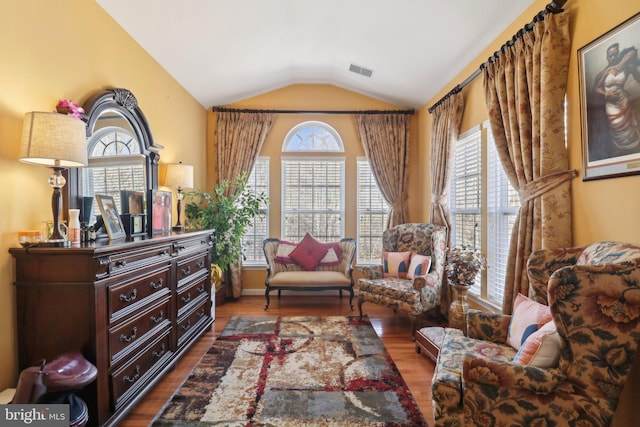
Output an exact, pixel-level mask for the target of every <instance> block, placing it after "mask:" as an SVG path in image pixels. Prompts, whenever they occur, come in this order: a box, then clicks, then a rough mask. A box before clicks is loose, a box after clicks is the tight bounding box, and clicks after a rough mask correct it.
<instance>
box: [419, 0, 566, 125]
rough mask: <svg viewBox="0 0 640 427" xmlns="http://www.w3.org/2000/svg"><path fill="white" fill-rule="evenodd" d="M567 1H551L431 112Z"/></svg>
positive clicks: (444, 97)
mask: <svg viewBox="0 0 640 427" xmlns="http://www.w3.org/2000/svg"><path fill="white" fill-rule="evenodd" d="M566 2H567V0H554V1H552V2H551V3H549V4H548V5H547V6H546V7H545V8H544V10H542V11H540V12H538V14H537V15H536V16H534V17H533V21H531V22H529V23H528V24H527V25H525V26H524V27H523V28H521V29H520V30H519V31H518V32H517V33H515V34H514V35H513V37H512V38H511V39H510V40H508V41H507V42H505V43H504V44H503V45H502V46H501V47H500V49H498V50H496V51H495V52H494V53H493V55H491V56H490V57H489V59H487V60H486V61H485V62H484V63H482V64H481V65H480V67H479V68H478V69H477V70H475V71H474V72H473V73H472V74H471V75H470V76H469V77H467V78H466V79H464V81H463V82H462V83H460V84H458V85H456V87H454V88H453V89H451V90H450V91H449V92H448V93H447V94H446V95H445V96H443V97H442V98H440V100H438V102H436V103H435V104H433V105H432V106H431V107H429V110H428V111H429V112H430V113H432V112H433V110H434V109H435V108H436V107H437V106H438V105H440V104H442V103H443V102H444V101H445V100H446V99H447V98H449V97H450V96H451V95H455V94H456V93H458V92H460V91H461V90H462V88H464V87H465V86H466V85H468V84H469V83H471V82H472V81H473V79H475V78H476V77H478V76H479V75H480V73H482V70H483V69H484V68H485V67H486V66H488V65H489V64H491V63H492V62H493V61H495V60H496V59H498V57H499V56H500V55H502V54H503V53H505V51H506V49H507V48H508V47H510V46H513V45H514V43H515V42H516V40H518V39H519V38H521V37H522V36H524V35H525V34H526V33H528V32H529V31H531V30H532V29H533V27H534V26H535V24H536V23H538V22H540V21H542V20H543V19H544V17H545V16H546V15H548V14H549V13H560V12H562V11H563V10H564V9H562V6H564V5H565V3H566Z"/></svg>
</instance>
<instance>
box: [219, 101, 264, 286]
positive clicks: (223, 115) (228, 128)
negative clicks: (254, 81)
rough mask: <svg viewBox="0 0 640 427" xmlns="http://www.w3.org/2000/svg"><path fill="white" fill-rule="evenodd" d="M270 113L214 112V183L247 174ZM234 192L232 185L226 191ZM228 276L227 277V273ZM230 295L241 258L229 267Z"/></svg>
mask: <svg viewBox="0 0 640 427" xmlns="http://www.w3.org/2000/svg"><path fill="white" fill-rule="evenodd" d="M273 116H274V115H273V114H272V113H267V112H265V113H245V112H239V111H219V112H217V113H216V118H217V120H216V141H217V151H216V154H217V163H218V182H222V181H224V180H228V181H229V182H231V183H233V182H234V180H235V178H236V177H237V176H238V175H240V174H242V173H247V174H249V173H250V172H251V170H252V169H253V166H254V165H255V162H256V159H257V157H258V154H260V149H261V148H262V144H263V143H264V140H265V138H266V137H267V134H268V133H269V131H270V130H271V125H272V124H273ZM235 191H236V189H235V188H233V186H232V185H230V186H229V188H228V189H227V192H228V194H233V193H234V192H235ZM228 277H229V276H228ZM230 277H231V287H232V295H233V297H234V298H238V297H239V296H240V295H241V294H242V260H238V263H237V264H234V265H232V266H231V268H230Z"/></svg>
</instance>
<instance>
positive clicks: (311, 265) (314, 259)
mask: <svg viewBox="0 0 640 427" xmlns="http://www.w3.org/2000/svg"><path fill="white" fill-rule="evenodd" d="M328 251H329V249H327V247H326V246H324V245H323V244H322V243H320V242H318V241H317V240H316V239H314V238H313V236H311V234H309V233H307V234H306V235H305V236H304V238H303V239H302V241H301V242H300V244H298V246H297V247H296V248H295V249H294V250H293V251H291V253H290V254H289V256H290V257H291V259H292V260H294V261H295V262H296V263H297V264H299V265H301V266H302V268H304V269H305V270H307V271H313V270H315V268H316V267H317V266H318V264H320V261H322V258H324V256H325V255H326V254H327V252H328Z"/></svg>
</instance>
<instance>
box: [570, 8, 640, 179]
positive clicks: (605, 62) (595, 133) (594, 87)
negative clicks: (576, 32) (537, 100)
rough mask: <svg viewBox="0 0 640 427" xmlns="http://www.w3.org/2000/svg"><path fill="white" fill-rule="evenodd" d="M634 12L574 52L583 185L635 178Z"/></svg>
mask: <svg viewBox="0 0 640 427" xmlns="http://www.w3.org/2000/svg"><path fill="white" fill-rule="evenodd" d="M639 49H640V13H639V14H636V15H634V16H633V17H631V18H629V19H628V20H626V21H624V22H623V23H621V24H619V25H618V26H616V27H615V28H613V29H611V30H609V31H608V32H607V33H605V34H603V35H602V36H600V37H598V38H597V39H595V40H593V41H592V42H590V43H589V44H587V45H585V46H583V47H582V48H580V49H578V72H579V79H580V111H581V126H582V158H583V174H582V179H583V181H588V180H593V179H602V178H613V177H620V176H627V175H635V174H640V55H639V54H638V50H639Z"/></svg>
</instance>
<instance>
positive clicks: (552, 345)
mask: <svg viewBox="0 0 640 427" xmlns="http://www.w3.org/2000/svg"><path fill="white" fill-rule="evenodd" d="M559 359H560V335H559V334H558V331H557V329H556V324H555V323H553V320H550V321H548V322H547V323H545V324H544V326H542V327H541V328H540V329H538V330H537V331H536V332H534V333H533V334H531V335H529V337H528V338H527V339H526V340H525V342H524V344H523V345H522V347H520V350H518V352H517V353H516V356H515V357H514V358H513V362H514V363H518V364H520V365H531V366H537V367H538V368H553V367H556V366H558V360H559Z"/></svg>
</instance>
